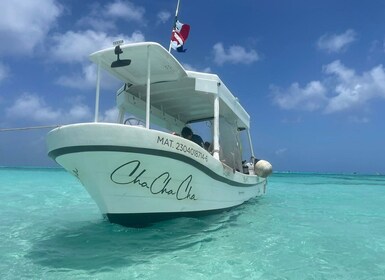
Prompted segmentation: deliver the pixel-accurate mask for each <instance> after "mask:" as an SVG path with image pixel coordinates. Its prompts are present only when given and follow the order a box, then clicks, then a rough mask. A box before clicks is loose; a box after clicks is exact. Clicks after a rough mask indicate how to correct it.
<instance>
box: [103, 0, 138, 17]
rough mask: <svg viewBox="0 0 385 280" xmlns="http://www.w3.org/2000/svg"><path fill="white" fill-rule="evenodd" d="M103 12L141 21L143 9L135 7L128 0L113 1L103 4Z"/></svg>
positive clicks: (110, 15)
mask: <svg viewBox="0 0 385 280" xmlns="http://www.w3.org/2000/svg"><path fill="white" fill-rule="evenodd" d="M104 11H105V12H104V14H105V15H106V16H109V17H113V18H121V19H124V20H134V21H142V20H143V15H144V12H145V9H144V8H143V7H137V6H135V5H134V4H132V3H131V2H128V1H119V0H117V1H115V2H113V3H109V4H107V5H106V6H105V9H104Z"/></svg>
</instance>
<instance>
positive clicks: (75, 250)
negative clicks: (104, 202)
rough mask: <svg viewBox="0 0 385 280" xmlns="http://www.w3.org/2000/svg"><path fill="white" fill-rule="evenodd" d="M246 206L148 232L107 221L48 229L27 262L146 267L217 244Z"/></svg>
mask: <svg viewBox="0 0 385 280" xmlns="http://www.w3.org/2000/svg"><path fill="white" fill-rule="evenodd" d="M247 204H249V203H247ZM244 207H246V206H244V205H242V206H240V207H238V208H236V209H233V210H231V211H228V212H224V213H220V214H215V215H210V216H206V217H200V218H178V219H174V220H170V221H164V222H160V223H157V224H154V225H152V226H150V227H146V228H126V227H123V226H120V225H115V224H110V223H109V222H107V221H103V220H99V221H96V222H93V223H91V222H89V223H88V224H86V225H84V223H82V224H81V225H79V223H75V224H74V223H71V224H70V225H68V226H67V227H66V228H60V229H57V228H51V229H47V231H46V232H48V234H47V233H45V235H44V236H42V237H41V239H39V240H37V241H36V242H35V243H34V244H33V246H32V248H31V251H30V252H29V253H28V254H27V255H26V256H25V257H27V258H29V259H30V260H31V261H32V262H34V263H36V264H39V265H42V266H46V267H53V268H61V269H63V268H64V269H66V268H67V269H68V268H69V269H81V270H88V271H95V272H100V271H109V270H112V269H114V268H117V267H123V266H131V265H136V264H143V263H148V262H150V261H151V260H152V259H153V258H156V257H158V256H159V255H162V254H167V253H170V252H176V251H182V250H188V251H189V252H194V251H198V250H199V249H200V248H201V246H203V245H204V243H208V242H212V241H215V239H216V238H217V236H218V235H217V231H220V230H225V229H226V228H229V227H232V226H237V219H238V216H239V215H240V214H241V213H242V212H243V210H242V209H243V208H244Z"/></svg>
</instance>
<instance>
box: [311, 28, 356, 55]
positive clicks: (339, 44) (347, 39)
mask: <svg viewBox="0 0 385 280" xmlns="http://www.w3.org/2000/svg"><path fill="white" fill-rule="evenodd" d="M356 37H357V35H356V32H355V31H354V30H352V29H348V30H346V31H345V32H344V33H342V34H324V35H322V36H321V37H320V38H319V39H318V41H317V47H318V48H319V49H320V50H324V51H326V52H328V53H338V52H342V51H344V50H346V48H347V47H348V46H349V45H350V44H351V43H353V42H354V41H355V40H356Z"/></svg>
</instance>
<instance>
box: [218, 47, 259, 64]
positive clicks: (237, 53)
mask: <svg viewBox="0 0 385 280" xmlns="http://www.w3.org/2000/svg"><path fill="white" fill-rule="evenodd" d="M213 51H214V62H215V63H216V64H218V65H222V64H224V63H226V62H229V63H232V64H251V63H253V62H255V61H257V60H259V56H258V53H257V52H256V51H255V50H250V51H246V50H245V48H244V47H241V46H231V47H229V49H228V50H227V51H226V50H225V49H224V47H223V44H222V43H216V44H215V45H214V47H213Z"/></svg>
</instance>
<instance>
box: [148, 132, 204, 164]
mask: <svg viewBox="0 0 385 280" xmlns="http://www.w3.org/2000/svg"><path fill="white" fill-rule="evenodd" d="M156 143H157V144H162V145H164V146H168V147H170V148H173V149H175V150H177V151H181V152H183V153H186V154H190V155H192V156H194V157H196V158H199V159H203V160H205V161H206V162H207V161H208V158H207V154H204V153H202V152H200V151H198V150H196V149H194V148H192V147H189V146H187V145H185V144H182V143H179V142H177V141H174V140H172V139H169V138H166V137H160V136H158V139H157V141H156Z"/></svg>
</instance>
